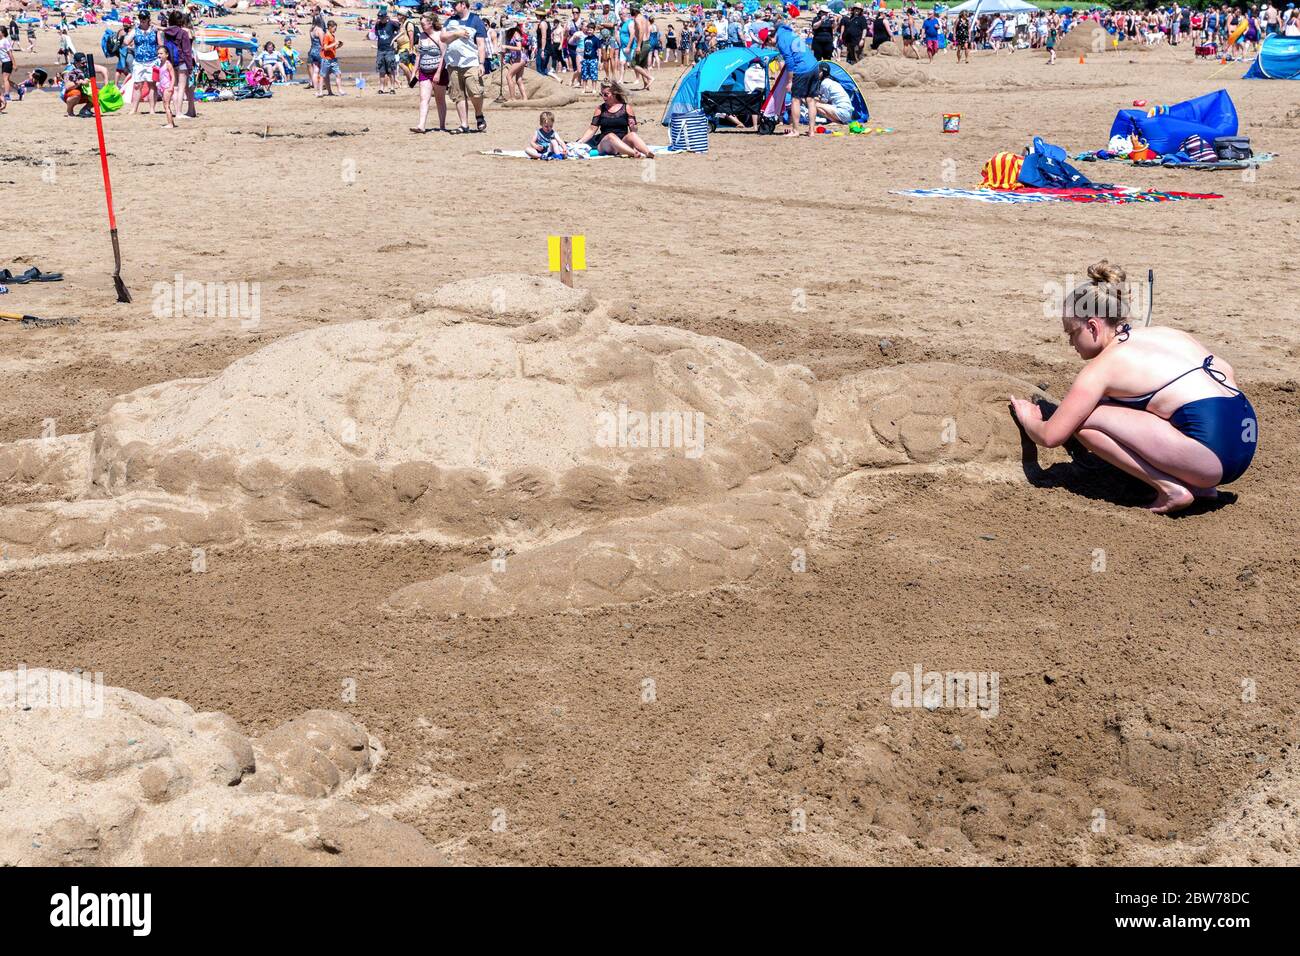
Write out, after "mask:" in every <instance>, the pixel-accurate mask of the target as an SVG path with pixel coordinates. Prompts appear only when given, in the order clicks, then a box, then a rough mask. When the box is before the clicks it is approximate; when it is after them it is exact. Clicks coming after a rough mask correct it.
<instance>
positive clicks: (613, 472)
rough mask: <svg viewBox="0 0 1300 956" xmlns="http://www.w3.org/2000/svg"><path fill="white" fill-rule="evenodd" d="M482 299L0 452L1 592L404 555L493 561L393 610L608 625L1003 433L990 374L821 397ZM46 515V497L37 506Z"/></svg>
mask: <svg viewBox="0 0 1300 956" xmlns="http://www.w3.org/2000/svg"><path fill="white" fill-rule="evenodd" d="M620 317H621V316H620V310H619V309H618V308H617V307H613V306H605V305H601V304H599V303H597V302H595V301H594V300H593V299H592V298H591V296H590V295H589V294H587V293H583V292H579V291H575V290H573V289H569V288H567V287H565V286H563V285H561V284H560V283H558V282H554V281H551V280H543V279H536V278H532V277H527V276H509V275H506V276H502V275H498V276H489V277H486V278H483V279H475V280H466V281H462V282H457V283H452V284H450V285H447V286H443V287H441V288H440V289H438V290H437V291H435V292H433V293H431V294H426V295H422V296H419V297H418V298H417V299H416V300H415V301H414V302H412V303H411V304H410V306H409V308H406V309H404V310H402V312H401V313H400V314H398V315H395V316H393V317H390V318H385V319H376V320H368V321H361V322H352V323H346V324H338V325H330V326H325V327H322V328H317V329H312V330H310V331H307V332H301V333H297V334H295V335H290V336H287V337H285V338H282V339H279V340H277V341H276V342H274V343H272V344H270V345H268V346H266V347H264V348H262V349H260V350H258V351H256V352H254V353H252V354H250V355H247V356H245V357H243V358H241V359H238V360H237V361H235V362H233V363H232V364H231V365H230V366H228V367H227V368H226V369H225V370H224V371H222V372H221V373H220V374H218V375H215V376H213V377H211V378H206V379H182V380H177V381H172V382H165V383H163V384H160V385H155V386H150V387H147V388H143V389H139V390H137V391H135V392H132V393H130V394H128V395H124V396H122V397H121V398H119V399H118V400H117V401H116V402H115V403H114V404H113V405H112V406H111V407H110V408H109V409H108V410H107V411H106V412H105V413H104V414H103V415H102V416H101V417H100V418H99V419H98V420H97V421H96V423H95V425H94V428H93V429H92V430H91V431H89V432H87V433H84V434H79V435H70V436H64V437H61V438H43V439H34V440H27V441H20V442H14V443H11V444H8V445H4V446H0V480H8V481H10V482H14V481H18V482H24V483H27V484H29V485H38V486H43V487H44V488H45V489H48V492H49V495H48V497H49V499H50V500H46V501H40V502H36V503H33V504H24V505H11V506H9V507H5V508H2V509H0V549H2V550H0V556H2V557H3V558H4V565H5V566H7V567H9V568H14V567H31V566H40V565H44V564H50V563H56V562H61V561H70V560H85V559H111V558H119V557H128V556H132V555H139V554H145V553H149V552H151V551H157V550H162V549H168V548H207V547H221V546H225V545H231V544H236V543H244V544H247V545H252V546H263V547H281V546H300V545H312V544H329V543H347V542H355V541H366V542H373V541H377V540H380V541H389V542H393V543H397V542H401V541H409V540H424V541H431V542H435V543H438V544H440V545H444V546H449V547H455V548H462V549H465V550H467V551H472V552H477V553H486V554H489V555H491V557H490V558H488V559H487V560H484V561H482V562H480V563H478V564H473V565H470V566H469V567H466V568H464V569H462V570H460V571H456V572H453V573H450V574H446V575H443V576H442V577H439V578H437V579H434V580H431V581H423V582H415V583H412V584H411V585H409V586H407V587H405V588H403V589H401V590H400V591H398V592H397V593H396V594H394V595H392V597H391V598H390V599H389V601H388V604H387V607H388V608H389V610H391V611H393V612H395V613H407V612H422V613H431V614H438V615H443V614H467V615H474V616H499V615H506V614H510V613H513V612H515V611H516V610H519V609H525V608H526V609H528V610H529V611H532V612H546V611H554V610H563V609H571V608H584V607H592V606H599V605H605V604H621V603H628V602H633V601H639V600H642V599H646V598H651V597H654V596H657V595H665V594H673V593H680V592H691V591H700V590H704V589H707V588H711V587H715V586H719V585H724V584H737V583H742V582H746V581H750V580H751V579H754V578H755V576H756V575H758V574H759V573H760V572H761V571H762V570H763V569H765V568H769V567H776V566H782V567H785V566H788V565H789V563H790V554H791V552H792V550H794V549H797V548H800V547H807V546H808V544H809V542H810V540H811V539H812V538H813V537H815V536H816V534H817V532H818V530H819V529H820V528H821V527H823V526H824V524H825V521H826V520H827V516H828V514H829V504H830V503H831V502H832V501H833V500H834V495H833V494H831V492H833V491H834V490H835V488H836V486H837V484H838V483H839V481H840V480H841V479H843V478H845V477H847V476H850V475H852V474H854V473H857V472H861V471H863V470H867V471H880V470H884V469H894V468H927V469H932V468H936V467H950V466H962V467H965V468H967V469H972V468H973V469H976V470H977V471H978V469H980V468H983V469H984V471H983V472H980V473H981V474H985V475H987V474H992V473H993V472H991V471H989V469H990V468H992V469H993V470H994V471H997V469H998V468H1002V472H1000V473H1005V474H1006V475H1007V476H1009V477H1013V476H1014V474H1013V473H1014V471H1015V469H1013V468H1010V467H1006V466H1010V465H1011V464H1013V463H1015V462H1018V461H1019V457H1020V444H1019V436H1018V432H1017V430H1016V428H1015V426H1014V424H1013V423H1012V422H1011V420H1010V418H1009V417H1008V416H1007V413H1006V403H1005V396H1006V394H1007V393H1008V391H1011V390H1013V389H1014V390H1018V391H1020V393H1022V394H1024V393H1026V392H1028V391H1032V389H1031V388H1029V387H1028V386H1026V385H1025V384H1024V383H1020V382H1014V381H1013V380H1010V379H1008V378H1006V377H1005V376H1003V375H1001V374H999V373H994V372H989V371H986V370H972V369H967V368H962V367H958V366H947V365H936V364H928V365H910V366H897V367H893V368H887V369H877V370H872V371H866V372H860V373H856V374H853V375H850V376H846V377H844V378H841V379H838V380H836V381H834V382H827V383H818V382H817V380H816V379H815V378H814V377H813V375H812V373H811V372H809V371H808V370H807V369H806V368H803V367H802V366H798V365H778V364H773V363H769V362H767V361H765V360H764V359H762V358H761V357H760V356H758V355H757V354H755V353H754V352H752V351H750V350H748V349H746V348H745V347H743V346H741V345H739V344H737V343H735V342H730V341H727V340H725V339H720V338H715V337H710V336H703V335H698V334H696V333H693V332H688V331H684V330H681V329H678V328H673V327H668V326H656V325H640V324H629V323H626V322H623V321H620ZM56 499H57V500H56Z"/></svg>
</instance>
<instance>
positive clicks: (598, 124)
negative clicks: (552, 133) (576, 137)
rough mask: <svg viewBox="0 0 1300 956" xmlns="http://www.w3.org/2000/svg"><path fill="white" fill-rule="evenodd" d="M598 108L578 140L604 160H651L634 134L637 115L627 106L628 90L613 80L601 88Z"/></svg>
mask: <svg viewBox="0 0 1300 956" xmlns="http://www.w3.org/2000/svg"><path fill="white" fill-rule="evenodd" d="M600 98H601V101H602V102H601V104H600V106H599V108H597V110H596V113H595V115H594V116H592V118H591V125H590V126H588V127H587V131H586V132H585V133H583V134H582V136H581V140H582V142H584V143H586V144H587V145H588V146H590V147H591V148H592V149H595V150H597V151H599V152H600V153H602V154H603V155H606V156H631V157H633V158H635V157H638V156H640V157H643V158H645V159H654V152H653V151H652V150H651V149H650V147H649V146H647V145H646V144H645V141H644V140H642V139H641V137H640V136H638V135H637V132H636V114H635V113H633V112H632V108H631V107H630V106H628V105H627V90H625V89H624V88H623V86H622V84H620V83H617V82H615V81H614V80H605V81H604V82H602V83H601V84H600Z"/></svg>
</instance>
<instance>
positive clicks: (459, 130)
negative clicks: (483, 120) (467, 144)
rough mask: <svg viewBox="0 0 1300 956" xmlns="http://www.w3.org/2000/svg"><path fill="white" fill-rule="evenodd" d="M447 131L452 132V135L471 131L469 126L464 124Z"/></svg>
mask: <svg viewBox="0 0 1300 956" xmlns="http://www.w3.org/2000/svg"><path fill="white" fill-rule="evenodd" d="M447 132H448V133H451V135H452V136H456V135H459V134H461V133H468V132H469V127H468V126H462V127H460V128H459V129H449V130H447Z"/></svg>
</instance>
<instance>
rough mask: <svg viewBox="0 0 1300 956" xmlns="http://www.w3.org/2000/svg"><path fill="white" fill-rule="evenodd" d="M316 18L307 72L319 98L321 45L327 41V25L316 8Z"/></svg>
mask: <svg viewBox="0 0 1300 956" xmlns="http://www.w3.org/2000/svg"><path fill="white" fill-rule="evenodd" d="M315 10H316V16H315V17H314V18H313V19H312V22H311V48H310V49H309V50H308V51H307V72H308V73H309V74H310V75H311V88H312V89H313V90H315V92H316V95H317V96H324V95H325V94H324V93H322V92H321V82H320V81H321V64H322V60H321V44H322V43H324V41H325V23H324V22H323V21H322V20H321V17H320V7H316V8H315Z"/></svg>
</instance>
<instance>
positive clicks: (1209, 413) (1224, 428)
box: [1106, 355, 1259, 485]
mask: <svg viewBox="0 0 1300 956" xmlns="http://www.w3.org/2000/svg"><path fill="white" fill-rule="evenodd" d="M1213 361H1214V356H1213V355H1207V356H1206V357H1205V361H1204V362H1202V363H1201V364H1200V365H1198V366H1197V367H1196V368H1191V369H1188V370H1187V371H1186V372H1184V373H1183V374H1182V375H1179V376H1177V377H1176V378H1173V379H1171V380H1170V381H1168V382H1166V383H1165V384H1164V385H1161V386H1160V387H1159V388H1157V389H1156V390H1155V391H1154V392H1147V394H1145V395H1139V396H1138V397H1137V398H1108V399H1106V401H1108V402H1113V403H1114V404H1116V405H1124V406H1127V407H1128V408H1136V409H1138V410H1139V411H1146V408H1147V405H1148V404H1149V403H1150V402H1151V399H1153V398H1155V397H1156V395H1157V394H1158V393H1159V392H1162V391H1164V390H1165V389H1166V388H1168V387H1169V386H1170V385H1172V384H1174V382H1176V381H1178V379H1180V378H1182V377H1183V376H1185V375H1191V374H1192V373H1193V372H1197V371H1203V372H1205V374H1206V375H1208V376H1210V378H1212V379H1214V380H1215V381H1216V382H1218V383H1219V384H1220V385H1222V386H1223V387H1224V388H1227V389H1231V390H1232V391H1234V392H1236V393H1237V394H1235V395H1217V396H1213V397H1211V398H1198V399H1197V400H1196V401H1194V402H1188V403H1187V404H1186V405H1183V406H1182V407H1181V408H1179V409H1178V410H1177V411H1176V412H1174V413H1173V414H1172V415H1170V416H1169V424H1171V425H1173V426H1174V427H1175V428H1177V429H1178V430H1179V431H1180V432H1182V433H1183V434H1184V435H1186V436H1187V437H1188V438H1194V439H1195V440H1196V441H1198V442H1200V443H1201V444H1202V445H1204V446H1205V447H1206V448H1208V449H1210V451H1212V452H1214V454H1215V457H1217V458H1218V459H1219V464H1220V465H1222V466H1223V477H1222V478H1220V479H1219V484H1221V485H1226V484H1228V483H1229V482H1233V481H1236V480H1237V479H1238V478H1240V477H1241V476H1242V475H1243V474H1244V473H1245V471H1246V469H1247V468H1248V467H1249V466H1250V461H1251V459H1252V458H1254V457H1255V446H1256V444H1257V443H1258V438H1259V423H1258V420H1257V419H1256V417H1255V409H1254V408H1253V407H1252V406H1251V404H1250V400H1249V399H1248V398H1246V396H1245V395H1243V394H1242V393H1241V391H1240V389H1236V388H1233V387H1232V386H1231V385H1229V384H1228V376H1226V375H1224V374H1223V373H1222V372H1220V371H1219V370H1218V369H1217V368H1212V367H1211V363H1212V362H1213Z"/></svg>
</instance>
